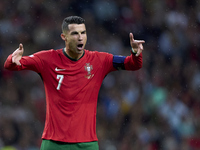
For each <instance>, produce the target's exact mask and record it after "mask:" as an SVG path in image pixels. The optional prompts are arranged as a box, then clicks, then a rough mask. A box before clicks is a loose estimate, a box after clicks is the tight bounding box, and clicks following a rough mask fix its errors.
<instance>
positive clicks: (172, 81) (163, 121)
mask: <svg viewBox="0 0 200 150" xmlns="http://www.w3.org/2000/svg"><path fill="white" fill-rule="evenodd" d="M70 15H79V16H81V17H83V18H84V19H85V20H86V28H87V34H88V42H87V44H86V49H88V50H90V51H104V52H109V53H112V54H115V55H125V56H127V55H130V40H129V33H130V32H132V33H133V35H134V38H135V39H138V40H145V44H144V51H143V68H142V69H140V70H139V71H136V72H129V71H116V72H112V73H110V74H109V75H108V76H107V77H106V78H105V79H104V82H103V84H102V87H101V90H100V93H99V100H98V107H97V135H98V138H99V146H100V150H199V149H200V98H199V96H198V95H199V94H200V2H199V1H198V0H181V1H179V0H85V1H76V0H4V1H3V0H1V1H0V68H1V69H0V150H39V147H40V143H41V135H42V131H43V128H44V121H45V94H44V87H43V83H42V80H41V78H40V76H39V75H38V74H36V73H35V72H32V71H20V72H11V71H8V70H5V69H4V68H3V64H4V62H5V60H6V58H7V56H8V55H9V54H11V53H12V52H13V51H14V50H15V49H16V48H18V46H19V43H23V45H24V49H25V52H24V55H30V54H32V53H35V52H37V51H40V50H48V49H52V48H53V49H59V48H63V47H64V46H65V45H64V42H63V41H62V39H61V38H60V34H61V24H62V21H63V19H64V18H65V17H67V16H70ZM58 117H59V116H58Z"/></svg>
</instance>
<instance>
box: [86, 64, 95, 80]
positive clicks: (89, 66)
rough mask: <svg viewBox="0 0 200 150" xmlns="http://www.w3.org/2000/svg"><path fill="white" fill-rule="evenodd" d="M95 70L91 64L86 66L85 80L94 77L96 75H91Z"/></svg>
mask: <svg viewBox="0 0 200 150" xmlns="http://www.w3.org/2000/svg"><path fill="white" fill-rule="evenodd" d="M92 70H93V67H92V65H90V63H86V64H85V71H87V75H85V78H87V79H90V78H92V77H93V76H94V74H91V71H92Z"/></svg>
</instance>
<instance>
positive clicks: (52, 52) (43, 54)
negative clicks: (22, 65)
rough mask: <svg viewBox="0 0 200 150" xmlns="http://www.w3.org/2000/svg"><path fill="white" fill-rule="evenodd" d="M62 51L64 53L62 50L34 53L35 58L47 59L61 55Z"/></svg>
mask: <svg viewBox="0 0 200 150" xmlns="http://www.w3.org/2000/svg"><path fill="white" fill-rule="evenodd" d="M60 51H62V49H57V50H54V49H50V50H41V51H39V52H36V53H34V54H33V56H37V57H39V58H47V57H51V56H53V55H56V54H57V55H58V54H59V53H60Z"/></svg>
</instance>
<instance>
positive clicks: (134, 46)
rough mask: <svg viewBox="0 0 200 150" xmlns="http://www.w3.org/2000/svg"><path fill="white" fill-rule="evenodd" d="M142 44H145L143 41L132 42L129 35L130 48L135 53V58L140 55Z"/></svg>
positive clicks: (132, 39) (131, 35) (131, 36)
mask: <svg viewBox="0 0 200 150" xmlns="http://www.w3.org/2000/svg"><path fill="white" fill-rule="evenodd" d="M143 43H145V41H144V40H134V37H133V34H132V33H130V44H131V47H132V49H133V50H134V51H135V52H137V53H136V55H135V56H139V55H140V53H141V52H142V51H143V45H142V44H143Z"/></svg>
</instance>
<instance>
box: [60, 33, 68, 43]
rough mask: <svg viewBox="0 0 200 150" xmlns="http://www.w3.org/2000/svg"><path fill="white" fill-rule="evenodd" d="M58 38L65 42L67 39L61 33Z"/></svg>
mask: <svg viewBox="0 0 200 150" xmlns="http://www.w3.org/2000/svg"><path fill="white" fill-rule="evenodd" d="M60 37H61V39H62V40H63V41H66V40H67V38H66V37H65V35H64V34H63V33H61V35H60Z"/></svg>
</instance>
